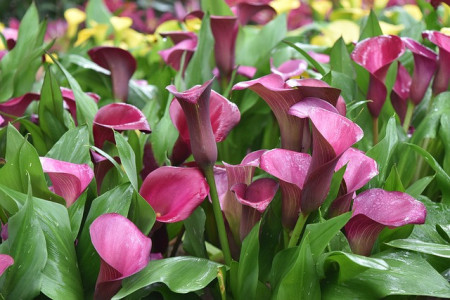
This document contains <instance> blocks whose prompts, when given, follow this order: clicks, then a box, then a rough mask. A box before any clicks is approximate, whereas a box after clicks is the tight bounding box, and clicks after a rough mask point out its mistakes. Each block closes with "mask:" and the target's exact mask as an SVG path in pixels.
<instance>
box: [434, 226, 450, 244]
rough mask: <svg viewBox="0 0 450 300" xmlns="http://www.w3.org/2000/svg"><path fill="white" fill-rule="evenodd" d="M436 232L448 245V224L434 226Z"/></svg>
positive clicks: (449, 227) (449, 238)
mask: <svg viewBox="0 0 450 300" xmlns="http://www.w3.org/2000/svg"><path fill="white" fill-rule="evenodd" d="M436 231H437V232H438V233H439V234H440V235H441V236H442V237H443V238H444V239H445V240H446V241H447V242H449V243H450V224H447V225H441V224H436Z"/></svg>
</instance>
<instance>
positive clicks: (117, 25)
mask: <svg viewBox="0 0 450 300" xmlns="http://www.w3.org/2000/svg"><path fill="white" fill-rule="evenodd" d="M109 21H110V22H111V25H112V27H113V29H114V32H115V33H116V34H117V33H119V34H120V33H122V32H123V31H124V30H125V29H128V28H130V27H131V25H132V24H133V20H132V19H131V18H129V17H116V16H114V17H111V18H110V19H109Z"/></svg>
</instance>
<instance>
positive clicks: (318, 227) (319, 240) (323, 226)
mask: <svg viewBox="0 0 450 300" xmlns="http://www.w3.org/2000/svg"><path fill="white" fill-rule="evenodd" d="M351 216H352V213H351V212H347V213H345V214H342V215H340V216H337V217H334V218H332V219H329V220H327V221H325V222H323V223H315V224H308V225H307V226H306V229H305V233H304V237H305V238H304V239H306V237H308V239H309V240H310V241H311V242H310V243H309V244H310V248H311V253H312V257H313V258H314V259H315V260H317V259H318V255H320V254H321V253H322V252H323V251H324V250H325V248H326V246H327V245H328V243H329V242H330V241H331V239H333V237H335V236H336V235H337V234H338V233H339V232H340V230H341V228H342V227H344V225H345V224H347V222H348V220H350V218H351Z"/></svg>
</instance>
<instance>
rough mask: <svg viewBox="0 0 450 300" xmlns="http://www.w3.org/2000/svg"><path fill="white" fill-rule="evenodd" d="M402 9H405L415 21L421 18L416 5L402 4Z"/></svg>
mask: <svg viewBox="0 0 450 300" xmlns="http://www.w3.org/2000/svg"><path fill="white" fill-rule="evenodd" d="M403 9H404V10H406V12H407V13H408V14H410V15H411V17H413V18H414V19H415V20H416V21H420V20H422V18H423V15H422V12H421V11H420V8H419V7H418V6H417V5H413V4H406V5H403Z"/></svg>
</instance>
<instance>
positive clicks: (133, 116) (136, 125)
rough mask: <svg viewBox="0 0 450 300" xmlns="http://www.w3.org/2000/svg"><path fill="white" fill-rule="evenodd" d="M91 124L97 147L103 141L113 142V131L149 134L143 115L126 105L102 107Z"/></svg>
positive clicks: (113, 104) (133, 107)
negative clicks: (133, 131) (134, 131)
mask: <svg viewBox="0 0 450 300" xmlns="http://www.w3.org/2000/svg"><path fill="white" fill-rule="evenodd" d="M93 124H94V125H93V133H94V142H95V146H97V147H102V146H103V144H104V142H105V141H110V142H114V132H113V130H116V131H124V130H140V131H142V132H145V133H150V132H151V130H150V126H149V124H148V122H147V119H146V117H145V116H144V114H143V113H142V112H141V111H140V110H139V109H138V108H136V107H135V106H133V105H130V104H126V103H112V104H108V105H105V106H103V107H102V108H100V109H99V110H98V112H97V114H96V115H95V118H94V122H93Z"/></svg>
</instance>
